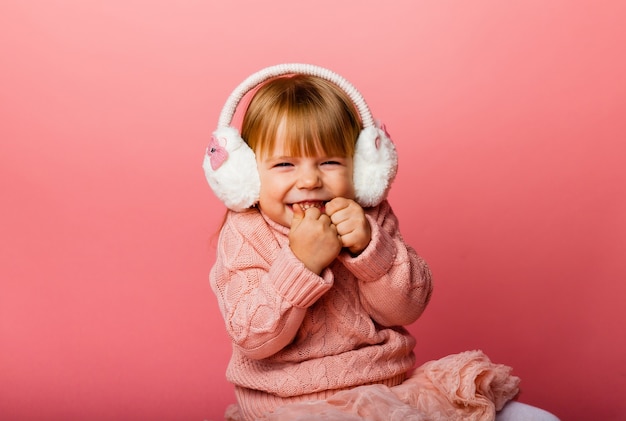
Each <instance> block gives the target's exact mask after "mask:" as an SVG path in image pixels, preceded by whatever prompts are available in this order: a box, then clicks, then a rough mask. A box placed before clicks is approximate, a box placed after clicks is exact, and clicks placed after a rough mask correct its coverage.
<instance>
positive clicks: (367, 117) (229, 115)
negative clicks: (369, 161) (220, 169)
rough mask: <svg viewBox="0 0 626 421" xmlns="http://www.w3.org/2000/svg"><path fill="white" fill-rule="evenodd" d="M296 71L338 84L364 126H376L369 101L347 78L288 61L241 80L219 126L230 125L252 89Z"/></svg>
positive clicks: (318, 68) (223, 109)
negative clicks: (354, 107)
mask: <svg viewBox="0 0 626 421" xmlns="http://www.w3.org/2000/svg"><path fill="white" fill-rule="evenodd" d="M296 73H297V74H303V75H309V76H317V77H320V78H322V79H326V80H327V81H329V82H332V83H334V84H335V85H337V86H338V87H339V88H341V89H342V90H343V91H344V92H345V93H346V94H347V95H348V96H349V97H350V99H351V100H352V102H353V103H354V105H355V106H356V107H357V110H358V112H359V115H360V116H361V123H362V124H363V128H365V127H371V126H374V119H373V118H372V114H371V112H370V109H369V107H368V106H367V103H366V102H365V99H364V98H363V96H362V95H361V93H360V92H359V91H358V90H357V89H356V88H355V87H354V86H353V85H352V84H351V83H350V82H348V81H347V80H346V79H345V78H343V77H342V76H340V75H339V74H337V73H335V72H333V71H331V70H328V69H325V68H323V67H319V66H314V65H312V64H302V63H287V64H277V65H275V66H271V67H267V68H265V69H263V70H260V71H258V72H256V73H254V74H252V75H250V76H248V78H247V79H246V80H244V81H243V82H241V83H240V84H239V86H238V87H237V88H235V90H234V91H233V92H232V93H231V94H230V96H229V97H228V99H227V100H226V104H224V107H223V108H222V112H221V113H220V118H219V120H218V122H217V127H218V128H220V127H228V126H230V124H231V122H232V119H233V116H234V115H235V111H236V110H237V106H238V105H239V102H240V101H241V99H242V98H243V97H244V96H245V95H246V94H247V93H248V92H250V91H251V90H252V89H254V88H256V87H257V86H259V85H260V84H261V83H263V82H265V81H267V80H269V79H272V78H274V77H277V76H284V75H288V74H296Z"/></svg>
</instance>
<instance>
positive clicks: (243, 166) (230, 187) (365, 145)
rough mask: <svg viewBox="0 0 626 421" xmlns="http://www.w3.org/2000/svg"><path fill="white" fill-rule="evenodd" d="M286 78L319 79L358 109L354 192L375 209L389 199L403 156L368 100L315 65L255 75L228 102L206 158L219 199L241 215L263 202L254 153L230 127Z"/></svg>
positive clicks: (278, 68) (282, 66)
mask: <svg viewBox="0 0 626 421" xmlns="http://www.w3.org/2000/svg"><path fill="white" fill-rule="evenodd" d="M287 74H305V75H310V76H317V77H320V78H323V79H326V80H328V81H329V82H332V83H334V84H335V85H337V86H338V87H339V88H341V89H342V90H344V91H345V92H346V94H347V95H348V96H349V97H350V99H351V100H352V102H353V103H354V105H355V106H356V108H357V110H358V112H359V115H360V117H361V123H362V124H363V130H361V133H360V134H359V137H358V139H357V142H356V148H355V152H354V190H355V196H356V201H357V203H359V204H360V205H361V206H363V207H371V206H376V205H378V204H380V202H382V201H383V200H384V199H385V197H386V196H387V192H388V191H389V187H390V186H391V183H392V182H393V179H394V178H395V176H396V172H397V169H398V155H397V153H396V149H395V147H394V145H393V142H392V141H391V139H390V137H389V135H388V134H387V132H386V131H385V129H384V126H382V125H381V126H379V125H377V124H376V123H375V121H374V119H373V118H372V115H371V113H370V110H369V108H368V106H367V104H366V103H365V100H364V99H363V96H362V95H361V94H360V93H359V92H358V91H357V90H356V88H354V86H352V84H350V82H348V81H347V80H346V79H344V78H343V77H342V76H340V75H338V74H337V73H334V72H332V71H330V70H328V69H325V68H322V67H318V66H314V65H310V64H299V63H292V64H279V65H276V66H272V67H268V68H265V69H263V70H260V71H258V72H257V73H254V74H252V75H251V76H249V77H248V78H247V79H246V80H244V81H243V82H242V83H241V84H240V85H239V86H238V87H237V88H236V89H235V90H234V91H233V92H232V93H231V94H230V96H229V97H228V100H227V101H226V104H225V105H224V107H223V108H222V112H221V114H220V118H219V121H218V126H217V129H216V130H215V131H214V132H213V135H212V136H211V141H210V142H209V146H208V147H207V150H206V154H205V156H204V162H203V165H202V167H203V169H204V173H205V176H206V179H207V181H208V182H209V185H210V186H211V189H213V192H214V193H215V195H216V196H217V197H218V198H219V199H220V200H221V201H222V202H223V203H224V204H225V205H226V207H227V208H229V209H231V210H234V211H237V212H240V211H243V210H245V209H248V208H250V207H251V206H254V205H255V204H256V203H257V202H258V201H259V194H260V191H261V182H260V179H259V173H258V170H257V164H256V157H255V156H254V152H253V151H252V149H250V147H249V146H248V145H247V144H246V142H245V141H244V140H243V139H242V138H241V135H240V134H239V132H238V130H237V129H235V128H233V127H231V121H232V118H233V116H234V114H235V110H236V109H237V105H238V104H239V102H240V101H241V99H242V98H243V97H244V95H245V94H246V93H248V92H250V91H251V90H252V89H254V88H255V87H256V86H258V85H259V84H261V83H263V82H265V81H267V80H269V79H271V78H274V77H277V76H283V75H287Z"/></svg>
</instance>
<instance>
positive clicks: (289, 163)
mask: <svg viewBox="0 0 626 421" xmlns="http://www.w3.org/2000/svg"><path fill="white" fill-rule="evenodd" d="M292 166H293V164H292V163H291V162H279V163H277V164H274V166H273V167H274V168H280V167H292Z"/></svg>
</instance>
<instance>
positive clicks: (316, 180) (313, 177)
mask: <svg viewBox="0 0 626 421" xmlns="http://www.w3.org/2000/svg"><path fill="white" fill-rule="evenodd" d="M296 186H297V187H298V188H299V189H305V190H309V189H316V188H319V187H322V178H321V177H320V173H319V170H318V169H317V167H305V168H301V169H300V171H299V174H298V180H297V182H296Z"/></svg>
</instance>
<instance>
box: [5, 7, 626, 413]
mask: <svg viewBox="0 0 626 421" xmlns="http://www.w3.org/2000/svg"><path fill="white" fill-rule="evenodd" d="M624 4H625V3H624V2H620V1H602V2H593V1H564V0H563V1H557V0H554V1H551V0H548V1H546V0H541V1H539V0H531V1H524V2H503V1H498V0H490V1H482V0H481V1H474V2H462V1H458V2H453V1H413V0H404V1H392V2H379V1H376V2H374V1H362V0H358V1H357V0H346V1H335V0H320V1H317V2H313V3H311V2H293V1H286V0H276V1H272V2H253V1H249V2H244V1H224V2H216V1H215V2H212V1H194V0H182V1H176V2H174V1H163V0H158V1H157V0H150V1H148V0H123V1H122V0H110V1H106V2H105V1H101V2H95V1H83V0H59V1H56V2H49V1H44V0H39V1H37V0H4V1H2V3H1V4H0V28H2V29H1V35H0V74H1V77H0V119H1V121H0V189H1V195H0V197H1V198H2V206H1V207H0V418H1V419H3V420H40V419H47V420H57V419H59V420H60V419H63V420H86V419H89V420H125V419H133V420H142V419H150V420H172V419H177V420H198V421H201V420H221V419H223V418H222V417H223V412H224V408H225V407H226V406H227V405H228V404H230V403H232V402H234V395H233V389H232V386H230V385H229V384H228V383H227V382H226V381H225V378H224V370H225V367H226V364H227V361H228V358H229V355H230V344H229V341H228V339H227V337H226V334H225V332H224V329H223V325H222V320H221V316H220V314H219V311H218V308H217V305H216V302H215V300H214V297H213V295H212V292H211V290H210V287H209V283H208V272H209V269H210V267H211V265H212V263H213V260H214V244H215V233H216V231H217V229H218V226H219V224H220V221H221V218H222V215H223V213H224V207H223V206H222V205H221V204H220V202H219V201H218V200H216V198H215V197H214V196H213V194H212V193H211V192H210V190H209V187H208V185H207V184H206V182H205V180H204V177H203V173H202V170H201V161H202V155H203V153H204V148H205V146H206V144H207V143H208V139H209V136H210V133H211V131H212V130H213V129H214V127H215V125H216V122H217V116H218V113H219V110H220V108H221V106H222V105H223V103H224V101H225V99H226V97H227V96H228V94H229V93H230V91H231V90H232V89H233V88H234V87H235V86H236V85H237V84H238V83H239V82H240V81H241V80H242V79H243V78H245V77H246V76H247V75H249V74H250V73H252V72H254V71H256V70H258V69H260V68H262V67H265V66H267V65H271V64H277V63H281V62H288V61H300V62H310V63H315V64H319V65H322V66H326V67H329V68H332V69H334V70H336V71H337V72H339V73H341V74H343V75H344V76H345V77H347V78H348V79H349V80H351V81H352V82H353V83H354V84H355V85H356V86H357V87H359V88H360V90H361V91H362V93H363V94H364V96H365V97H366V99H367V100H368V102H369V104H370V106H371V108H372V111H373V112H374V114H375V116H377V117H378V118H379V119H381V120H383V121H384V122H385V123H386V125H387V126H388V128H389V131H390V132H391V134H392V137H393V138H394V139H395V141H396V143H397V147H398V150H399V153H400V172H399V175H398V178H397V181H396V183H395V185H394V189H393V191H392V193H391V195H390V200H391V202H392V205H393V206H394V209H395V210H396V213H397V214H398V215H399V217H400V221H401V227H402V229H403V233H404V236H405V237H406V240H407V241H408V242H409V243H411V244H412V245H414V246H415V248H416V249H417V250H418V251H419V252H420V253H421V254H422V255H423V256H424V257H425V258H426V259H427V260H428V261H429V262H430V264H431V267H432V270H433V272H434V275H435V282H436V286H435V295H434V298H433V300H432V302H431V305H430V307H429V308H428V310H427V311H426V313H425V315H424V316H423V317H422V319H421V320H419V321H418V322H417V323H416V324H415V325H412V326H411V327H410V328H411V330H412V331H413V332H414V333H415V335H416V336H417V337H418V346H417V350H416V352H417V357H418V360H419V361H420V362H424V361H427V360H430V359H433V358H440V357H443V356H445V355H447V354H450V353H453V352H460V351H464V350H468V349H475V348H480V349H483V350H484V351H485V352H486V353H487V354H488V355H490V356H491V358H492V359H493V360H494V361H498V362H502V363H506V364H508V365H511V366H513V367H514V369H515V373H516V374H517V375H519V376H520V377H522V379H523V380H522V388H523V391H522V393H521V395H520V400H522V401H524V402H527V403H530V404H533V405H538V406H541V407H544V408H546V409H548V410H550V411H552V412H554V413H555V414H557V415H558V416H560V417H561V418H562V419H564V420H589V419H601V420H623V419H625V418H626V404H625V403H624V402H625V401H624V399H623V394H624V392H625V391H626V357H625V356H626V333H625V328H624V326H625V325H626V307H625V306H624V305H623V301H624V297H625V296H626V282H625V281H626V263H625V262H626V259H625V257H624V255H625V251H626V217H625V215H626V187H625V186H626V174H625V170H624V163H625V158H624V156H625V155H626V147H625V146H624V145H625V144H626V143H625V140H626V115H625V110H626V76H625V75H626V59H625V58H624V57H625V55H624V45H626V30H625V29H624V24H623V22H624V18H625V16H626V7H625V6H624Z"/></svg>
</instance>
